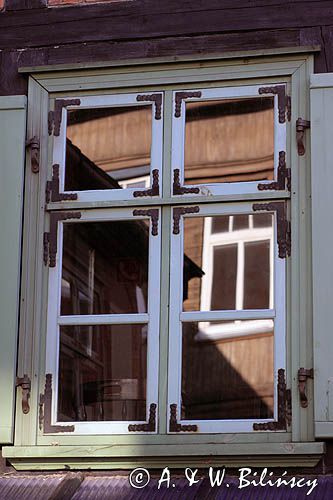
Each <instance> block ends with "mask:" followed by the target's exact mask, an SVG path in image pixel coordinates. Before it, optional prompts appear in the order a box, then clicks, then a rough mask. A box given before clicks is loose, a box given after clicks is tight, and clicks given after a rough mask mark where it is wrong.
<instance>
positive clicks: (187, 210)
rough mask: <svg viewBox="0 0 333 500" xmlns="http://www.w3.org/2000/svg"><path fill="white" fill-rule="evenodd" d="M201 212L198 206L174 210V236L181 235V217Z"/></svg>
mask: <svg viewBox="0 0 333 500" xmlns="http://www.w3.org/2000/svg"><path fill="white" fill-rule="evenodd" d="M199 211H200V208H199V207H198V206H195V207H176V208H174V209H173V234H179V230H180V229H179V221H180V217H181V215H184V214H197V213H198V212H199Z"/></svg>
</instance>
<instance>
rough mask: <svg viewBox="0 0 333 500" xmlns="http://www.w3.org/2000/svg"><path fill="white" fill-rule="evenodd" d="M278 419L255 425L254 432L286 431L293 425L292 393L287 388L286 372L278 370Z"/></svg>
mask: <svg viewBox="0 0 333 500" xmlns="http://www.w3.org/2000/svg"><path fill="white" fill-rule="evenodd" d="M277 398H278V401H277V403H278V418H277V420H275V421H273V422H263V423H261V422H260V423H255V424H253V430H254V431H284V430H287V426H288V425H290V424H291V391H290V389H287V386H286V375H285V370H284V369H283V368H280V369H279V370H278V382H277Z"/></svg>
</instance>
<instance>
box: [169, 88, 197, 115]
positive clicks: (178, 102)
mask: <svg viewBox="0 0 333 500" xmlns="http://www.w3.org/2000/svg"><path fill="white" fill-rule="evenodd" d="M201 96H202V92H200V90H198V91H195V92H176V94H175V118H179V117H180V116H181V112H182V101H183V100H184V99H191V98H193V97H201Z"/></svg>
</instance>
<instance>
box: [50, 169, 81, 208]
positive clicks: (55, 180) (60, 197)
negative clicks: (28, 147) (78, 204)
mask: <svg viewBox="0 0 333 500" xmlns="http://www.w3.org/2000/svg"><path fill="white" fill-rule="evenodd" d="M59 169H60V167H59V165H58V164H57V163H56V164H55V165H53V166H52V180H51V181H47V182H46V191H45V200H46V203H50V201H68V200H77V193H60V192H59V189H60V188H59V182H60V181H59Z"/></svg>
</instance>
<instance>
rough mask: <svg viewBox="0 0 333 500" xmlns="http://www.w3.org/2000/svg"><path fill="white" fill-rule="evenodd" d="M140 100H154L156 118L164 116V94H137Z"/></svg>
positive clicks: (137, 98)
mask: <svg viewBox="0 0 333 500" xmlns="http://www.w3.org/2000/svg"><path fill="white" fill-rule="evenodd" d="M136 100H137V101H138V102H140V101H141V102H142V101H143V102H153V103H154V104H155V120H160V119H161V118H162V94H143V95H137V96H136Z"/></svg>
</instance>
